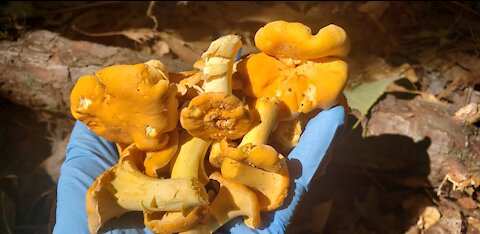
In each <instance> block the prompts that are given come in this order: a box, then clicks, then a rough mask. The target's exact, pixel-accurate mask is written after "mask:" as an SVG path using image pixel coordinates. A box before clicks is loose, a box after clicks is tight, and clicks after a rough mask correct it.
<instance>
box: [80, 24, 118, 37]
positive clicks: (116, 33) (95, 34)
mask: <svg viewBox="0 0 480 234" xmlns="http://www.w3.org/2000/svg"><path fill="white" fill-rule="evenodd" d="M72 29H73V30H74V31H77V32H79V33H81V34H84V35H87V36H90V37H108V36H122V35H123V31H115V32H102V33H91V32H86V31H83V30H81V29H79V28H77V26H76V25H75V24H73V25H72Z"/></svg>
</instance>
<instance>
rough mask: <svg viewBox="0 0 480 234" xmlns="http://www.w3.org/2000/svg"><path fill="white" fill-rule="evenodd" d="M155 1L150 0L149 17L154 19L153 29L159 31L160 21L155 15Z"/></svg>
mask: <svg viewBox="0 0 480 234" xmlns="http://www.w3.org/2000/svg"><path fill="white" fill-rule="evenodd" d="M155 3H156V2H155V1H150V3H149V4H148V9H147V17H148V18H150V19H152V21H153V28H152V30H153V31H157V29H158V21H157V17H155V15H153V7H155Z"/></svg>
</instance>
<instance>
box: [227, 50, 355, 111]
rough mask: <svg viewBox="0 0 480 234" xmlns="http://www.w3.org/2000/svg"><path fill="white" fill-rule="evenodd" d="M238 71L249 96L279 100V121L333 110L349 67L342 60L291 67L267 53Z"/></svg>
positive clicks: (255, 56) (253, 57) (250, 59)
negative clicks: (317, 110) (304, 114)
mask: <svg viewBox="0 0 480 234" xmlns="http://www.w3.org/2000/svg"><path fill="white" fill-rule="evenodd" d="M237 70H238V72H237V73H236V74H237V75H238V76H239V77H240V78H241V79H242V80H243V81H244V91H245V94H246V95H247V96H249V97H254V98H260V97H273V96H276V97H278V98H279V100H280V110H279V114H278V120H285V119H292V118H294V117H296V116H297V115H298V114H299V113H308V112H310V111H312V110H314V109H317V108H322V109H328V108H330V107H332V106H333V105H335V104H336V102H337V99H338V97H339V96H340V95H341V93H342V91H343V88H344V86H345V84H346V81H347V76H348V74H347V70H348V66H347V63H345V62H344V61H343V60H340V59H334V58H324V59H316V60H314V61H310V60H309V61H306V62H305V63H300V64H298V65H294V66H290V65H289V64H285V63H284V62H282V61H280V60H278V59H277V58H274V57H271V56H269V55H267V54H265V53H258V54H253V55H251V56H249V57H248V58H246V59H243V60H242V61H241V62H240V63H239V64H238V66H237Z"/></svg>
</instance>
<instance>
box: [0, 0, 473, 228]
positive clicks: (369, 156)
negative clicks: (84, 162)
mask: <svg viewBox="0 0 480 234" xmlns="http://www.w3.org/2000/svg"><path fill="white" fill-rule="evenodd" d="M275 20H285V21H291V22H301V23H303V24H305V25H307V26H309V27H310V28H311V29H312V32H315V33H316V32H318V30H319V29H320V28H322V27H324V26H326V25H328V24H331V23H333V24H336V25H339V26H341V27H342V28H344V29H345V31H346V32H347V34H348V35H349V37H350V38H351V42H352V50H351V52H350V54H349V56H348V58H347V59H346V61H347V63H348V64H349V81H348V85H347V87H346V89H345V95H346V97H347V100H348V103H349V105H350V108H351V109H352V111H351V113H349V115H348V121H347V124H346V126H345V130H344V132H343V134H342V136H341V137H340V139H338V142H337V144H336V147H335V150H334V151H333V152H332V155H331V160H330V161H329V164H328V165H327V167H326V168H327V169H326V171H325V172H324V173H323V174H318V175H317V176H316V179H315V180H314V182H313V184H312V186H311V188H310V190H309V192H308V193H307V195H306V196H305V197H304V199H303V200H302V202H301V204H300V207H299V209H298V211H297V213H296V215H295V218H294V220H293V223H292V225H291V226H290V227H289V230H288V231H289V232H290V233H322V232H323V233H423V232H425V233H480V209H479V206H480V189H479V186H480V131H479V126H480V124H479V119H480V104H479V103H480V24H479V23H478V22H480V3H476V2H454V1H452V2H420V3H417V2H276V3H274V2H215V3H213V2H190V1H178V2H116V1H109V2H75V1H73V2H3V3H0V45H2V44H1V43H4V44H3V45H6V43H16V42H17V41H20V40H21V38H24V36H25V35H28V33H30V32H34V31H36V30H48V31H51V32H54V33H57V34H58V35H60V36H61V37H64V38H66V39H68V40H71V41H86V42H89V43H98V44H102V45H107V46H115V47H122V48H129V49H131V50H132V51H135V53H139V54H143V55H145V56H150V57H152V56H153V57H156V58H158V59H160V60H162V59H166V60H167V59H168V60H169V61H175V62H179V63H180V64H183V65H185V64H186V65H192V64H193V62H195V61H196V60H198V58H199V57H200V55H201V54H202V53H203V51H205V50H206V48H208V45H209V44H210V42H211V41H212V40H214V39H216V38H218V37H220V36H222V35H226V34H231V33H233V34H237V35H239V36H241V37H242V42H243V45H244V46H243V50H242V53H243V55H247V54H250V53H255V52H257V51H258V50H257V49H256V47H255V45H254V41H253V37H254V35H255V32H256V31H257V30H258V29H259V28H260V27H262V26H263V25H265V24H266V23H268V22H271V21H275ZM8 45H11V44H8ZM1 48H2V47H1V46H0V49H1ZM3 48H5V47H3ZM143 55H142V56H143ZM6 56H7V55H6ZM2 58H5V59H3V60H1V61H0V71H4V72H3V73H4V75H3V76H0V94H1V96H2V99H1V100H0V120H1V121H0V233H49V232H51V227H52V224H53V223H54V219H52V217H54V209H55V193H56V180H57V178H58V169H59V165H61V162H62V160H63V157H64V149H65V145H66V142H67V140H68V133H69V132H70V130H71V127H72V125H73V123H74V120H73V118H72V117H71V116H70V114H69V112H68V105H67V106H65V105H63V106H62V105H56V106H55V108H52V107H51V106H49V103H46V104H45V103H43V104H41V105H39V104H38V103H37V102H32V101H25V99H22V96H23V95H26V94H24V93H27V94H28V93H29V91H31V90H29V89H31V87H29V86H25V85H23V83H22V84H21V85H17V86H15V84H13V85H12V84H10V83H11V82H12V80H15V79H17V78H16V77H13V78H12V77H10V78H5V77H7V76H8V74H9V73H8V72H9V70H8V69H11V67H8V69H7V68H5V67H6V65H7V63H8V61H10V60H9V59H8V57H2ZM74 62H75V61H74ZM12 63H13V58H12ZM180 67H181V66H180ZM13 73H14V71H12V73H11V74H13ZM5 74H6V75H5ZM15 74H20V73H19V72H15ZM11 76H13V75H11ZM7 79H9V80H8V82H7V81H6V80H7ZM18 79H20V78H18ZM73 79H78V77H73ZM9 82H10V83H9ZM32 82H35V81H32ZM12 87H15V89H13V88H12ZM18 87H21V88H20V89H23V90H18ZM20 93H21V94H20ZM31 93H32V92H30V94H31ZM30 94H29V95H30ZM31 95H32V96H41V95H42V94H41V92H38V91H35V92H34V93H33V94H31ZM60 98H61V97H60ZM57 99H58V98H57ZM29 100H37V99H29ZM56 101H58V100H55V99H52V100H50V102H52V103H53V102H55V103H57V102H56ZM58 103H62V102H60V101H58ZM67 103H68V102H67ZM45 106H49V108H45Z"/></svg>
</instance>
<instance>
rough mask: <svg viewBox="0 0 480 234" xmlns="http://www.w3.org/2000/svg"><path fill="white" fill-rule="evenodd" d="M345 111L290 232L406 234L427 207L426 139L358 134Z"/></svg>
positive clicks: (428, 199)
mask: <svg viewBox="0 0 480 234" xmlns="http://www.w3.org/2000/svg"><path fill="white" fill-rule="evenodd" d="M356 121H357V119H356V118H355V117H353V116H351V115H349V119H348V121H347V126H345V127H346V128H345V129H346V130H345V133H344V134H343V135H342V137H341V138H340V139H339V142H338V144H337V146H336V147H335V150H334V151H333V152H332V154H331V155H330V159H329V160H327V161H329V164H328V166H327V169H326V172H325V173H324V174H323V175H318V176H317V177H316V179H315V180H314V181H313V182H312V185H311V187H310V191H309V192H308V193H307V194H306V195H305V197H304V198H303V199H302V201H301V203H300V205H299V208H298V209H297V211H296V214H295V217H294V220H293V223H292V225H291V226H290V229H289V232H290V233H405V232H406V231H408V230H409V229H410V228H411V226H412V225H416V223H417V219H418V217H419V212H421V211H422V210H423V208H425V207H426V206H428V205H430V203H431V199H430V197H432V196H433V195H431V194H428V191H433V190H432V189H431V187H432V186H431V185H430V183H429V181H428V179H427V176H428V174H429V173H430V160H429V157H428V154H427V149H428V147H429V145H430V144H431V142H430V139H429V138H425V139H423V140H421V141H419V142H414V141H413V140H412V139H411V138H409V137H406V136H402V135H392V134H384V135H380V136H375V137H366V138H362V129H361V127H358V128H356V129H355V130H351V129H352V126H353V125H354V123H355V122H356Z"/></svg>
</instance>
